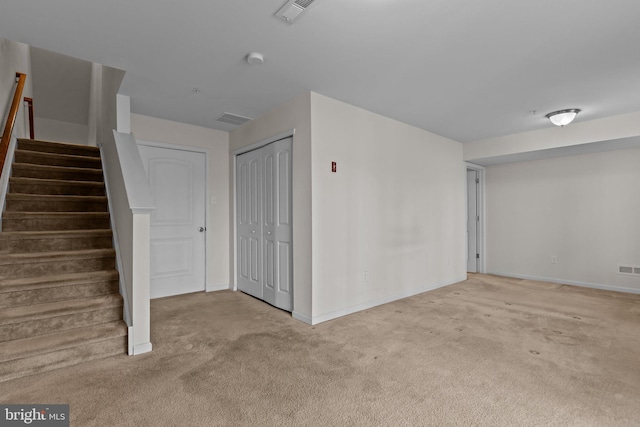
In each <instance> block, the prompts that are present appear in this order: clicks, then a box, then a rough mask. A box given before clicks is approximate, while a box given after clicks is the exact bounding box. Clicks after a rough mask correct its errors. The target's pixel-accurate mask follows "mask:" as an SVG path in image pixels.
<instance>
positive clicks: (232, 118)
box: [216, 113, 252, 126]
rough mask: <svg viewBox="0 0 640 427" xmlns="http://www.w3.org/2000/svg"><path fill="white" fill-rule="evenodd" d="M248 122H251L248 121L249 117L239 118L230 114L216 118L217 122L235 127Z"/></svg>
mask: <svg viewBox="0 0 640 427" xmlns="http://www.w3.org/2000/svg"><path fill="white" fill-rule="evenodd" d="M250 120H252V119H250V118H249V117H242V116H239V115H237V114H231V113H224V114H223V115H221V116H220V117H217V118H216V121H217V122H223V123H230V124H232V125H236V126H239V125H241V124H243V123H246V122H248V121H250Z"/></svg>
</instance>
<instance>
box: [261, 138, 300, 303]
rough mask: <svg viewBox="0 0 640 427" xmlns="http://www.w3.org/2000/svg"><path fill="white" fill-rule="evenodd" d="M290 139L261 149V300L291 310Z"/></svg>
mask: <svg viewBox="0 0 640 427" xmlns="http://www.w3.org/2000/svg"><path fill="white" fill-rule="evenodd" d="M291 142H292V140H291V138H287V139H283V140H280V141H276V142H274V143H272V144H269V145H267V146H266V147H264V148H263V149H262V165H263V171H264V172H263V176H264V186H263V188H264V198H263V199H264V214H263V233H264V246H263V247H264V251H263V257H264V267H263V271H264V286H263V295H264V296H263V298H264V300H265V301H266V302H268V303H269V304H272V305H275V306H276V307H278V308H281V309H283V310H287V311H292V310H293V292H292V273H293V267H292V262H291V259H292V255H293V254H292V251H291V191H292V185H291Z"/></svg>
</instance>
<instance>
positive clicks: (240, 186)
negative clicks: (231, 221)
mask: <svg viewBox="0 0 640 427" xmlns="http://www.w3.org/2000/svg"><path fill="white" fill-rule="evenodd" d="M262 185H263V178H262V158H261V152H260V150H255V151H251V152H248V153H245V154H242V155H240V156H238V157H237V159H236V202H237V227H238V230H237V233H238V242H237V250H238V255H237V262H238V289H240V290H241V291H243V292H246V293H248V294H249V295H253V296H254V297H256V298H260V299H262V297H263V296H262V295H263V292H262Z"/></svg>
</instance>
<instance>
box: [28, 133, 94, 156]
mask: <svg viewBox="0 0 640 427" xmlns="http://www.w3.org/2000/svg"><path fill="white" fill-rule="evenodd" d="M17 148H18V149H19V150H30V151H40V152H44V153H57V154H71V155H75V156H87V157H98V158H99V157H100V149H99V148H98V147H93V146H90V145H79V144H67V143H60V142H52V141H42V140H37V139H22V138H19V139H18V147H17Z"/></svg>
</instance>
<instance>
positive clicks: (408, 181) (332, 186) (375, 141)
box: [311, 93, 466, 323]
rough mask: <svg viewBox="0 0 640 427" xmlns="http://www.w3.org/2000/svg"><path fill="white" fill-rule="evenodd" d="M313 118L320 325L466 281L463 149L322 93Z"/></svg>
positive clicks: (315, 304) (316, 299) (313, 103)
mask: <svg viewBox="0 0 640 427" xmlns="http://www.w3.org/2000/svg"><path fill="white" fill-rule="evenodd" d="M311 113H312V147H313V149H312V158H313V161H312V163H313V164H312V171H313V199H312V200H313V201H312V205H313V213H312V218H313V318H314V323H316V322H319V321H324V320H328V319H331V318H334V317H337V316H339V315H343V314H348V313H351V312H353V311H357V310H359V309H363V308H367V307H370V306H372V305H377V304H380V303H384V302H387V301H391V300H394V299H398V298H402V297H406V296H409V295H413V294H416V293H419V292H423V291H425V290H428V289H433V288H436V287H439V286H443V285H447V284H451V283H455V282H457V281H461V280H465V279H466V263H465V260H466V255H465V247H466V246H465V245H466V241H465V238H466V233H465V231H466V211H465V203H466V202H465V182H466V181H465V171H464V166H463V161H462V144H460V143H458V142H455V141H452V140H449V139H446V138H443V137H440V136H437V135H435V134H432V133H430V132H427V131H424V130H421V129H418V128H415V127H412V126H409V125H406V124H403V123H401V122H398V121H395V120H392V119H389V118H386V117H383V116H380V115H378V114H374V113H371V112H369V111H366V110H363V109H360V108H357V107H354V106H351V105H348V104H345V103H343V102H339V101H336V100H333V99H330V98H327V97H324V96H322V95H318V94H315V93H312V96H311ZM333 161H335V162H337V173H332V172H331V162H333Z"/></svg>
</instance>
